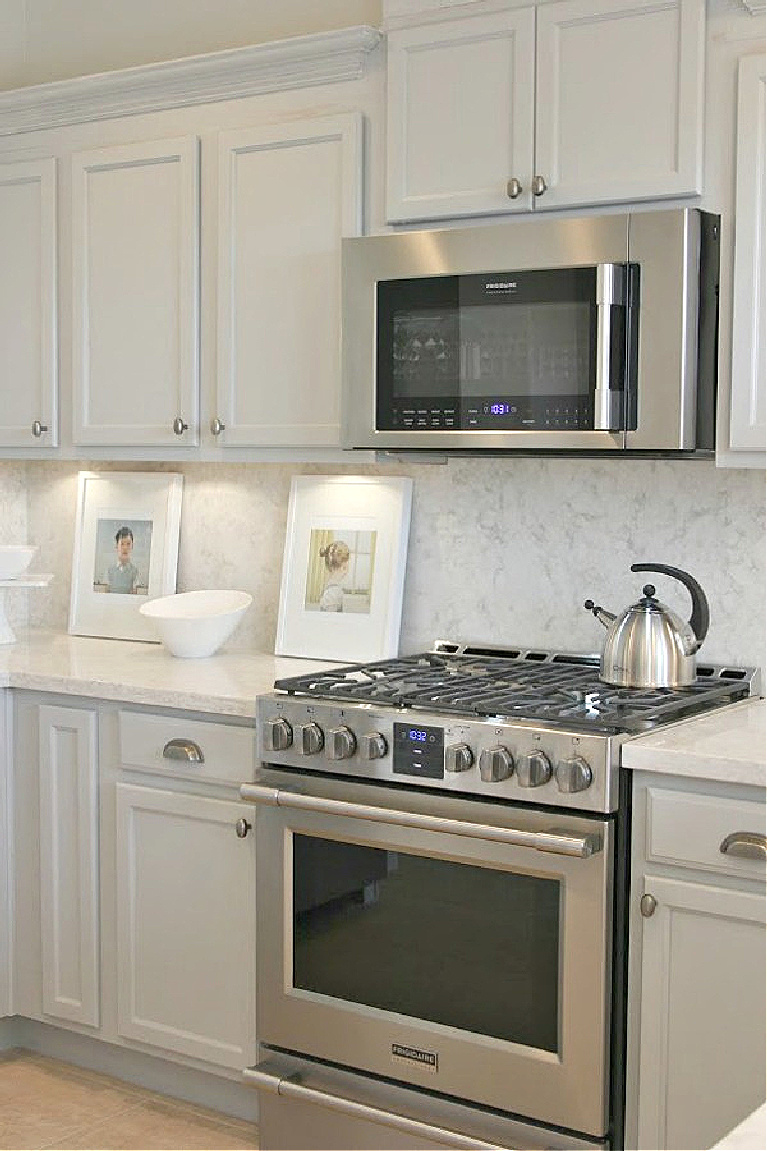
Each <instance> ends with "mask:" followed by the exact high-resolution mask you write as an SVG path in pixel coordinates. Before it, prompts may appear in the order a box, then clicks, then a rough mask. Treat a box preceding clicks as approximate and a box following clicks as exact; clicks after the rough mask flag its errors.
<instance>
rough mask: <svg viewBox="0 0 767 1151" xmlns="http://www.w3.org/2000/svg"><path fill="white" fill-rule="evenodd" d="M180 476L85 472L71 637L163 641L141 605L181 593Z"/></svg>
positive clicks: (81, 481) (79, 498)
mask: <svg viewBox="0 0 767 1151" xmlns="http://www.w3.org/2000/svg"><path fill="white" fill-rule="evenodd" d="M182 485H183V477H182V476H181V475H177V474H175V473H168V472H80V474H79V476H78V484H77V518H76V521H75V547H74V554H73V558H72V594H71V600H70V607H69V632H70V634H71V635H97V636H104V637H106V638H109V639H140V640H149V641H151V642H154V643H158V642H159V640H158V637H157V634H156V632H155V631H154V629H153V628H152V623H151V620H148V619H146V618H145V617H144V616H142V615H141V614H140V612H139V607H140V606H141V604H142V603H146V602H147V600H148V599H155V598H156V597H157V596H163V595H170V594H172V593H173V592H174V591H175V590H176V569H177V565H178V539H179V528H180V525H181V492H182Z"/></svg>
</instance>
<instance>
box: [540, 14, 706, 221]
mask: <svg viewBox="0 0 767 1151" xmlns="http://www.w3.org/2000/svg"><path fill="white" fill-rule="evenodd" d="M704 31H705V5H704V2H703V0H620V2H618V3H616V0H560V2H559V3H553V4H543V5H541V6H540V7H539V9H538V24H537V57H536V59H537V74H536V124H535V152H536V160H535V162H536V172H537V174H539V175H541V176H543V178H544V180H545V181H546V184H547V190H546V192H545V193H544V194H543V195H542V196H541V197H540V198H539V199H538V200H537V201H536V207H538V208H542V209H545V208H559V207H562V206H565V205H577V204H604V203H610V202H619V201H627V200H642V199H657V198H659V197H663V196H684V195H697V194H699V193H700V192H701V190H702V158H703V57H704V53H703V43H704Z"/></svg>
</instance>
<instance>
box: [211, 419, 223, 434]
mask: <svg viewBox="0 0 767 1151" xmlns="http://www.w3.org/2000/svg"><path fill="white" fill-rule="evenodd" d="M225 431H226V424H222V423H221V420H220V419H219V418H218V416H214V417H213V419H212V420H211V421H210V433H211V435H213V436H220V435H221V433H222V432H225Z"/></svg>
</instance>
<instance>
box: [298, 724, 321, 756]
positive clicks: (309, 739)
mask: <svg viewBox="0 0 767 1151" xmlns="http://www.w3.org/2000/svg"><path fill="white" fill-rule="evenodd" d="M299 731H300V732H301V755H316V754H317V752H319V751H322V749H323V747H324V746H325V736H324V735H323V734H322V728H321V727H320V726H319V724H317V723H304V724H302V725H301V727H300V728H299Z"/></svg>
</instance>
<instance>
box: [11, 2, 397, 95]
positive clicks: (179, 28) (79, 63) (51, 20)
mask: <svg viewBox="0 0 767 1151" xmlns="http://www.w3.org/2000/svg"><path fill="white" fill-rule="evenodd" d="M380 22H381V2H380V0H159V2H158V0H0V89H8V88H22V87H25V86H27V85H28V84H44V83H46V82H48V81H49V80H67V79H70V78H71V77H73V76H84V75H88V74H90V73H92V72H109V71H112V70H113V69H115V68H129V67H133V66H135V65H139V64H152V63H156V62H157V61H160V60H176V59H178V58H179V57H182V56H193V55H196V54H197V53H201V52H216V51H219V50H222V49H226V48H239V47H242V46H243V45H245V44H260V43H262V42H264V41H267V40H281V39H283V38H285V37H288V36H300V35H302V34H304V33H310V32H329V31H331V30H333V29H336V28H347V27H351V26H352V25H355V24H371V25H373V26H374V27H378V25H379V24H380Z"/></svg>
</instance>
